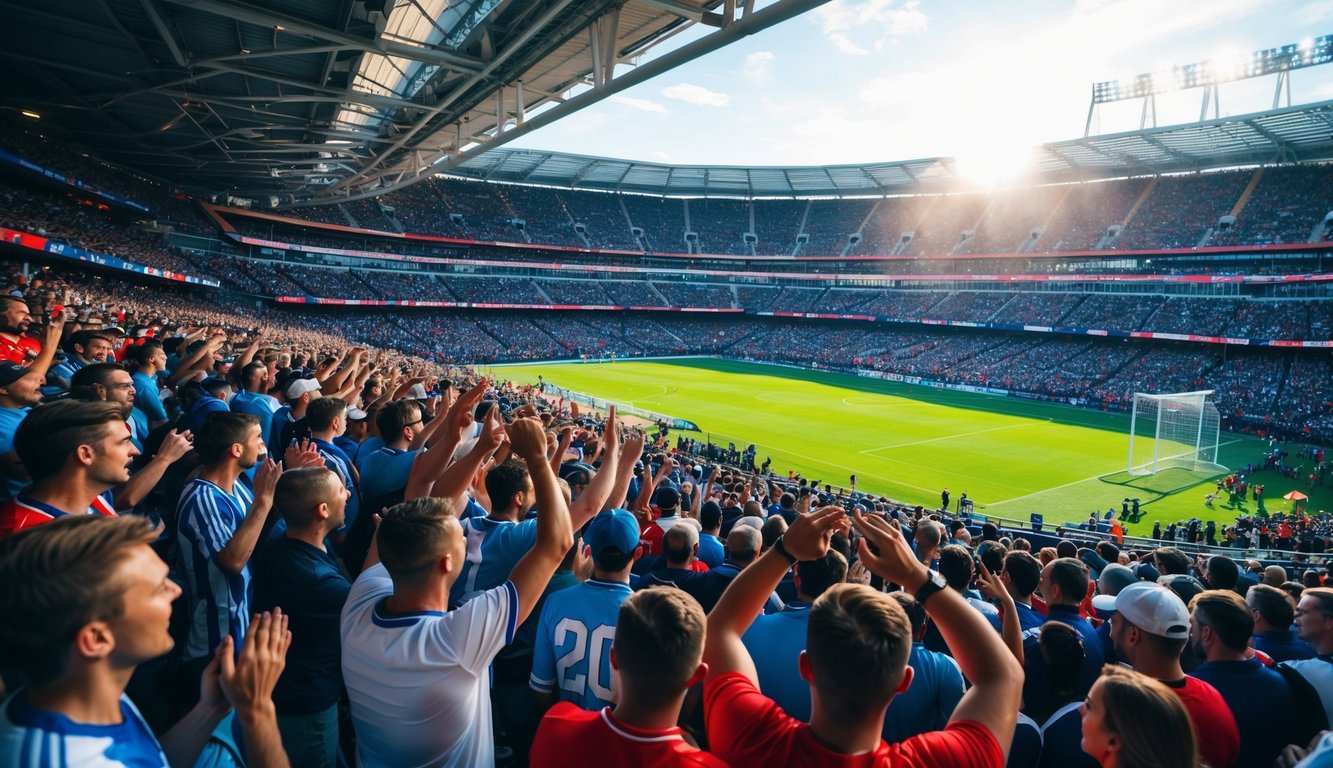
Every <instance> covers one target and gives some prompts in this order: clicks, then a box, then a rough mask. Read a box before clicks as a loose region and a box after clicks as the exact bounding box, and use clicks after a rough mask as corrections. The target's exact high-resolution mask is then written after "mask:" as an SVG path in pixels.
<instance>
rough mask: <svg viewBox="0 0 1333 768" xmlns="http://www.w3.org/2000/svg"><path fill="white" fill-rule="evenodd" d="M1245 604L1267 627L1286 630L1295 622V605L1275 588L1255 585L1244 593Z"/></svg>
mask: <svg viewBox="0 0 1333 768" xmlns="http://www.w3.org/2000/svg"><path fill="white" fill-rule="evenodd" d="M1245 604H1246V605H1247V606H1249V608H1250V610H1252V611H1258V612H1259V618H1261V619H1263V620H1264V622H1265V623H1267V624H1268V625H1269V626H1273V627H1277V628H1279V629H1286V628H1287V627H1290V626H1291V623H1292V622H1293V621H1295V620H1296V603H1295V602H1294V601H1293V600H1292V599H1291V595H1289V594H1287V593H1286V592H1284V591H1282V590H1280V589H1278V588H1277V587H1272V586H1269V585H1267V584H1255V585H1254V586H1253V587H1250V591H1249V592H1246V593H1245Z"/></svg>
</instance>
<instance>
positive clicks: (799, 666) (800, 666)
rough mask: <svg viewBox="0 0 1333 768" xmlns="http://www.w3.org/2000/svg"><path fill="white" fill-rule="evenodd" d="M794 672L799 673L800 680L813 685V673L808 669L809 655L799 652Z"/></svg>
mask: <svg viewBox="0 0 1333 768" xmlns="http://www.w3.org/2000/svg"><path fill="white" fill-rule="evenodd" d="M796 670H797V671H798V672H800V674H801V679H802V680H804V681H806V682H807V683H814V681H815V673H814V671H813V670H811V669H810V655H809V654H808V653H806V652H805V651H801V655H800V656H798V657H796Z"/></svg>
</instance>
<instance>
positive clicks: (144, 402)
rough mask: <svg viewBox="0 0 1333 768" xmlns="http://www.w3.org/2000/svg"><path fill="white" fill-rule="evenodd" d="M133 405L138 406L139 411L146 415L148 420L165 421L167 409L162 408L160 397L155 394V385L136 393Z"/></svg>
mask: <svg viewBox="0 0 1333 768" xmlns="http://www.w3.org/2000/svg"><path fill="white" fill-rule="evenodd" d="M135 383H136V384H137V383H138V382H135ZM134 404H135V405H137V406H139V409H140V410H142V411H143V412H144V413H146V414H148V418H150V419H152V420H154V421H166V420H167V409H166V408H164V407H162V397H161V395H159V394H158V393H157V386H156V385H154V386H153V387H152V388H145V389H143V390H141V391H136V392H135V393H134Z"/></svg>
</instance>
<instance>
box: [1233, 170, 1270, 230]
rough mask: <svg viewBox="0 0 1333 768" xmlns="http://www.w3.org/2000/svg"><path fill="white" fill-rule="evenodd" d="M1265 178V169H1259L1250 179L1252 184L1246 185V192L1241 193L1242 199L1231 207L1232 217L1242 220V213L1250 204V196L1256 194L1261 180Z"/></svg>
mask: <svg viewBox="0 0 1333 768" xmlns="http://www.w3.org/2000/svg"><path fill="white" fill-rule="evenodd" d="M1263 177H1264V169H1263V168H1257V169H1255V171H1254V175H1253V176H1251V177H1250V183H1249V184H1246V185H1245V191H1244V192H1241V193H1240V199H1238V200H1236V204H1235V205H1233V206H1231V215H1232V216H1234V217H1236V218H1238V219H1239V218H1240V212H1241V211H1243V210H1245V204H1246V203H1248V202H1250V196H1251V195H1253V194H1254V188H1255V187H1257V186H1259V180H1260V179H1262V178H1263Z"/></svg>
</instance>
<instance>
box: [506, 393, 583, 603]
mask: <svg viewBox="0 0 1333 768" xmlns="http://www.w3.org/2000/svg"><path fill="white" fill-rule="evenodd" d="M508 432H509V442H510V443H511V444H512V445H513V450H514V453H516V454H518V455H519V457H520V458H522V459H523V460H524V461H525V462H527V465H528V474H529V475H531V476H532V487H533V490H534V492H535V493H536V495H537V541H536V543H534V544H533V545H532V549H530V550H528V553H527V554H526V555H524V556H523V559H521V560H519V561H518V564H517V565H515V566H514V570H513V571H511V572H510V574H509V580H510V581H511V582H513V584H514V590H515V591H516V592H518V618H517V619H516V620H515V624H522V623H523V622H524V621H525V620H526V619H527V618H528V615H529V614H531V613H532V609H533V607H534V606H536V605H537V599H538V598H540V597H541V594H542V591H543V590H545V589H546V585H547V583H549V582H550V580H551V575H552V574H554V573H555V569H556V568H557V567H559V565H560V561H561V560H564V559H565V553H567V552H569V548H570V547H572V546H574V529H573V527H572V526H571V525H570V521H569V507H567V506H566V505H565V496H564V494H563V493H561V492H560V487H559V485H558V484H557V483H556V477H555V473H554V472H552V471H551V465H550V464H547V463H546V437H545V433H544V431H543V430H542V423H541V422H540V421H537V420H536V419H519V420H518V421H515V422H514V423H513V424H510V425H509V428H508Z"/></svg>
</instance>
